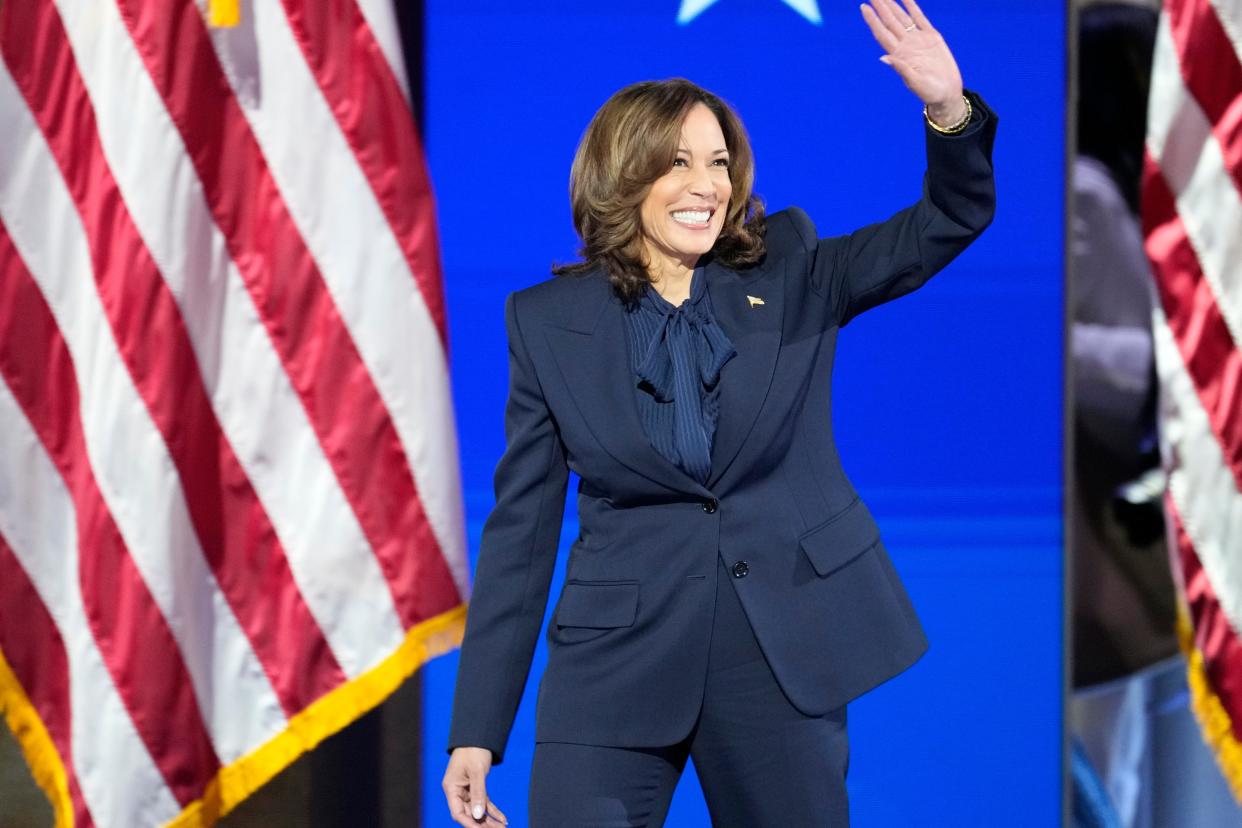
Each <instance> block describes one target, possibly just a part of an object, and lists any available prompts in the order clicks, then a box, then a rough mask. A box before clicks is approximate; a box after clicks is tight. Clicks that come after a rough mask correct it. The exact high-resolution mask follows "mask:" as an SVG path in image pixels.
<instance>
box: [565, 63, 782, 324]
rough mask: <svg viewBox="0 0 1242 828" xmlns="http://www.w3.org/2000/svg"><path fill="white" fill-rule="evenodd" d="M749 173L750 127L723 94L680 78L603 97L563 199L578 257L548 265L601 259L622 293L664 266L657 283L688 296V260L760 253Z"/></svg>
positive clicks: (740, 258) (745, 258)
mask: <svg viewBox="0 0 1242 828" xmlns="http://www.w3.org/2000/svg"><path fill="white" fill-rule="evenodd" d="M754 180H755V166H754V156H753V154H752V153H751V149H750V140H749V138H747V136H746V130H745V128H744V127H743V126H742V121H741V119H740V118H738V116H737V114H736V113H735V112H734V111H733V109H732V108H731V107H729V105H728V104H726V103H725V102H724V101H722V100H721V99H720V98H718V97H717V96H715V95H713V94H712V93H711V92H708V91H707V90H706V89H703V88H701V87H699V86H697V85H695V84H693V83H691V82H690V81H688V80H684V79H682V78H675V79H673V80H668V81H644V82H642V83H635V84H632V85H630V86H627V87H625V88H624V89H622V90H620V91H618V92H617V93H615V94H614V95H613V96H612V97H611V98H609V99H608V101H607V102H606V103H605V104H604V105H603V106H602V107H600V110H599V111H598V112H597V113H595V117H594V118H592V119H591V123H590V125H588V126H587V129H586V132H585V133H584V134H583V136H582V141H581V142H580V143H579V144H578V151H577V153H576V154H575V156H574V163H573V168H572V169H571V171H570V176H569V200H570V204H571V206H572V208H573V220H574V228H575V229H576V230H577V231H578V237H579V238H580V239H582V248H581V249H580V250H579V254H580V255H581V256H582V258H583V261H582V262H580V263H577V264H572V265H565V266H561V267H557V268H554V269H553V272H554V273H556V274H557V275H581V274H584V273H586V272H588V271H590V270H591V269H593V268H596V267H598V266H599V265H600V264H605V263H606V264H607V266H608V276H609V278H610V279H611V281H612V284H613V286H614V288H615V289H616V291H617V295H618V296H619V297H621V298H622V299H624V300H626V301H627V302H635V301H637V300H638V298H639V297H640V296H641V295H642V293H643V291H644V290H645V289H646V286H647V284H648V283H651V282H659V281H660V279H661V277H662V276H664V277H665V278H666V279H667V281H666V282H665V283H664V285H663V286H662V287H661V291H660V292H661V293H662V294H666V295H667V294H668V293H669V292H670V291H669V290H668V288H670V286H671V288H672V291H671V292H672V293H673V296H674V297H675V296H676V295H677V294H678V293H680V298H681V299H684V298H685V297H686V295H688V293H689V276H690V272H691V271H692V270H693V268H694V263H695V262H696V261H697V260H698V258H699V256H701V255H703V254H704V253H707V252H708V251H709V250H713V248H714V249H715V256H716V257H717V258H718V259H719V260H720V261H721V262H722V263H723V264H727V265H729V266H731V267H746V266H748V265H753V264H754V263H755V262H757V261H759V259H760V257H761V256H762V255H763V204H762V202H760V200H759V199H758V198H756V197H755V196H754V195H753V194H752V192H751V188H752V187H753V186H754ZM679 210H692V211H693V210H697V211H699V212H700V214H701V212H702V211H703V210H706V211H708V213H709V216H708V220H707V221H706V222H703V221H701V220H700V221H697V222H696V221H694V220H693V219H700V218H701V216H690V215H682V216H681V217H680V221H679V220H678V219H677V218H674V217H673V212H674V211H679ZM704 224H705V225H706V226H703V225H704ZM670 298H671V297H670Z"/></svg>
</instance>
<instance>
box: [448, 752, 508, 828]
mask: <svg viewBox="0 0 1242 828" xmlns="http://www.w3.org/2000/svg"><path fill="white" fill-rule="evenodd" d="M490 760H491V755H490V753H488V752H487V751H486V750H483V749H479V748H469V747H466V748H457V749H455V750H454V751H453V755H452V758H450V759H449V765H448V768H447V769H446V770H445V772H444V779H443V781H442V782H441V787H443V789H444V796H445V799H446V800H447V801H448V808H449V814H450V815H451V816H452V817H453V821H454V822H456V823H457V824H458V825H462V826H466V828H478V826H479V825H482V824H484V822H489V821H490V823H492V824H499V825H507V824H508V823H509V820H508V818H507V817H506V816H505V815H504V813H503V812H502V811H501V810H500V809H499V808H497V807H496V806H495V805H494V804H492V803H490V802H488V801H487V783H486V782H485V781H484V780H485V779H486V777H487V772H488V771H489V770H490Z"/></svg>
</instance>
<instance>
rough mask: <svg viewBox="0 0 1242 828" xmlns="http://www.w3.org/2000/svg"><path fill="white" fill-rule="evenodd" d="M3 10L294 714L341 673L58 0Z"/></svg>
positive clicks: (211, 531) (171, 428)
mask: <svg viewBox="0 0 1242 828" xmlns="http://www.w3.org/2000/svg"><path fill="white" fill-rule="evenodd" d="M6 12H7V14H6V21H7V24H6V25H5V27H4V29H3V32H0V42H2V43H3V45H4V47H5V52H6V59H7V61H8V63H9V66H10V69H11V71H12V73H13V76H14V79H15V80H16V81H17V84H18V86H19V87H20V88H21V90H22V94H23V95H24V97H25V98H26V101H27V103H28V105H29V106H30V109H31V111H32V112H33V113H34V116H35V119H36V120H37V121H38V123H39V126H40V128H41V129H42V131H43V134H44V136H45V137H46V138H47V141H48V145H49V146H50V148H51V150H52V153H53V155H54V156H55V157H56V160H57V164H58V166H59V167H60V169H61V172H62V174H63V175H64V178H65V181H66V183H67V185H68V187H69V191H70V193H71V194H72V195H73V198H74V201H75V202H76V203H77V207H78V212H79V213H80V214H81V215H82V219H83V224H84V226H85V229H86V234H87V237H88V240H89V243H90V249H91V250H90V252H91V260H92V263H93V265H94V271H95V274H94V275H95V279H96V283H97V286H98V289H99V293H100V296H101V297H102V299H103V307H104V309H105V311H106V313H107V314H108V317H109V321H110V323H111V327H112V331H113V335H114V336H115V337H116V341H117V345H118V346H119V349H120V352H121V356H122V357H123V359H124V360H125V363H126V366H127V367H128V369H129V372H130V374H131V376H132V377H133V380H134V384H135V385H136V386H137V388H138V391H139V393H140V394H141V395H142V398H143V401H144V402H145V403H146V406H147V408H148V410H149V411H150V413H151V417H152V419H153V420H154V421H155V424H156V426H157V427H158V428H159V430H160V433H161V434H162V436H163V438H164V442H165V443H166V444H167V446H168V450H169V453H170V455H171V457H172V460H173V463H174V464H175V465H176V467H177V470H178V473H179V476H180V479H181V485H182V488H183V490H184V491H185V497H186V503H187V505H188V507H189V511H190V518H191V520H192V522H193V524H194V528H195V531H196V534H197V535H198V538H199V542H200V543H201V545H202V549H203V554H204V556H205V557H206V560H207V562H208V564H209V565H210V567H211V569H212V572H213V573H214V574H215V576H216V580H217V581H218V582H219V584H220V588H221V590H222V591H223V593H224V596H225V598H226V599H227V601H228V602H229V606H230V607H231V608H232V609H233V612H234V614H235V615H236V616H237V620H238V622H239V624H240V625H241V628H242V629H243V630H244V631H245V633H246V636H247V638H248V640H249V641H250V644H251V646H252V647H253V649H254V652H255V654H256V655H257V656H258V658H259V660H260V662H261V663H262V664H263V667H264V671H265V672H266V674H267V676H268V678H269V679H270V680H271V682H272V686H273V688H274V689H275V691H276V694H277V696H278V697H279V699H280V702H281V705H282V707H283V708H284V710H285V713H286V714H287V715H290V716H291V715H293V714H295V713H297V712H299V711H301V710H302V709H304V708H305V707H306V706H307V705H309V704H310V703H311V702H313V701H314V700H315V699H317V698H319V697H321V696H322V695H323V694H324V693H326V692H328V691H329V690H331V689H332V688H334V687H336V686H338V685H339V684H341V683H342V682H343V681H344V680H345V675H344V672H343V671H342V670H341V668H340V666H339V665H338V664H337V662H336V659H335V657H334V656H333V654H332V651H331V649H330V648H329V646H328V642H327V640H326V639H325V638H324V635H323V632H322V630H320V628H319V626H318V624H317V623H316V622H315V619H314V617H313V616H312V615H311V612H310V609H309V608H308V607H307V606H306V603H305V601H304V600H303V598H302V594H301V593H300V592H299V591H298V587H297V584H296V583H295V581H294V579H293V575H292V573H291V572H290V570H289V562H288V560H287V559H286V557H285V553H284V550H283V549H282V548H281V545H280V540H279V538H278V537H277V536H276V532H275V530H274V528H273V527H272V524H271V521H270V519H269V518H268V516H267V514H266V513H265V512H264V510H263V505H262V504H261V503H260V502H259V499H258V496H257V495H256V494H255V491H254V489H253V487H252V486H251V484H250V481H249V480H248V479H247V477H246V474H245V471H244V469H243V468H242V466H241V463H240V462H239V461H238V459H237V457H236V455H235V454H234V453H233V449H232V446H230V445H229V442H228V438H227V437H226V436H225V434H224V432H223V430H222V429H221V427H220V424H219V422H218V421H217V420H216V418H215V414H214V411H213V409H212V406H211V400H210V398H209V396H208V393H207V390H206V388H205V386H204V384H203V380H202V377H201V375H200V374H199V369H198V362H197V359H196V357H195V355H194V350H193V346H192V345H191V342H190V337H189V333H188V331H187V330H186V327H185V322H184V320H183V319H182V317H181V314H180V311H179V309H178V308H177V304H176V300H175V299H174V298H173V297H172V294H171V293H170V292H169V290H168V286H167V285H166V284H165V283H164V280H163V277H162V276H161V275H160V273H159V270H158V268H157V267H156V265H155V262H154V261H152V259H151V255H150V252H149V251H148V250H147V248H146V246H145V244H144V243H143V240H142V237H141V236H140V235H139V233H138V229H137V228H136V227H135V226H134V223H133V219H132V218H131V217H130V215H129V212H128V210H127V209H126V207H125V204H124V201H123V199H122V197H121V193H120V190H119V189H118V187H117V185H116V182H115V180H114V179H113V178H112V173H111V171H110V170H109V169H108V164H107V160H106V159H105V157H104V154H103V147H102V146H101V145H100V141H99V135H98V131H97V129H96V124H95V114H94V110H93V109H92V107H91V104H90V99H89V97H88V96H87V92H86V88H85V86H84V85H83V82H82V78H81V76H80V75H79V74H78V71H77V67H76V66H75V64H74V62H73V53H72V52H71V50H70V47H69V41H68V38H67V36H66V34H65V31H64V29H63V27H62V23H61V20H60V17H59V16H58V15H57V13H56V10H55V8H54V7H53V6H52V4H51V2H49V0H30V2H27V3H22V4H20V5H17V6H10V7H8V8H6ZM153 332H154V333H153ZM153 338H154V340H153ZM135 656H137V653H135Z"/></svg>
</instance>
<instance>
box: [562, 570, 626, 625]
mask: <svg viewBox="0 0 1242 828" xmlns="http://www.w3.org/2000/svg"><path fill="white" fill-rule="evenodd" d="M637 617H638V582H637V581H569V582H568V583H566V584H565V589H564V591H562V592H561V600H560V601H559V602H558V603H557V607H556V623H557V624H558V625H559V626H562V627H597V628H607V627H628V626H630V625H631V624H633V623H634V619H635V618H637Z"/></svg>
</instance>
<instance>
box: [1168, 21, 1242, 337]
mask: <svg viewBox="0 0 1242 828" xmlns="http://www.w3.org/2000/svg"><path fill="white" fill-rule="evenodd" d="M1155 54H1156V57H1155V66H1154V68H1153V69H1152V80H1151V98H1150V102H1149V104H1148V119H1147V147H1148V151H1149V152H1150V153H1151V155H1152V157H1153V158H1155V159H1156V161H1157V162H1158V163H1159V165H1160V169H1161V170H1162V172H1163V173H1164V177H1165V180H1166V181H1168V182H1169V187H1170V188H1171V189H1172V190H1173V194H1174V195H1175V196H1176V197H1177V212H1178V214H1179V215H1180V216H1181V219H1182V223H1183V224H1184V225H1185V227H1186V234H1187V235H1188V236H1189V237H1190V242H1191V245H1192V246H1193V247H1194V249H1195V255H1196V256H1197V257H1198V259H1199V263H1200V265H1201V266H1202V268H1203V275H1204V278H1206V279H1207V282H1208V284H1209V285H1210V286H1211V288H1212V293H1213V294H1214V295H1215V296H1216V304H1217V306H1218V307H1219V308H1220V311H1221V315H1222V316H1223V317H1224V319H1225V324H1226V325H1227V326H1228V327H1229V333H1230V334H1231V335H1232V337H1233V341H1234V342H1235V343H1238V342H1242V279H1240V278H1238V272H1239V271H1238V263H1239V262H1242V233H1239V232H1238V228H1242V196H1240V195H1239V193H1238V191H1237V189H1236V188H1235V187H1234V186H1233V182H1232V181H1231V180H1230V177H1229V173H1228V171H1227V170H1226V168H1225V159H1224V156H1223V155H1222V153H1221V146H1220V143H1219V142H1218V141H1217V140H1216V136H1215V135H1213V134H1212V125H1211V123H1210V122H1209V121H1208V119H1207V116H1206V115H1205V114H1204V113H1203V110H1202V109H1201V108H1200V107H1199V105H1198V103H1196V102H1195V100H1194V98H1193V97H1192V96H1191V95H1190V94H1189V93H1188V92H1187V91H1186V87H1185V86H1184V85H1183V83H1182V76H1181V72H1180V71H1179V70H1178V68H1177V49H1176V46H1175V45H1174V42H1173V34H1172V32H1171V31H1170V29H1169V20H1168V15H1161V16H1160V27H1159V29H1158V30H1157V33H1156V52H1155Z"/></svg>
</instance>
